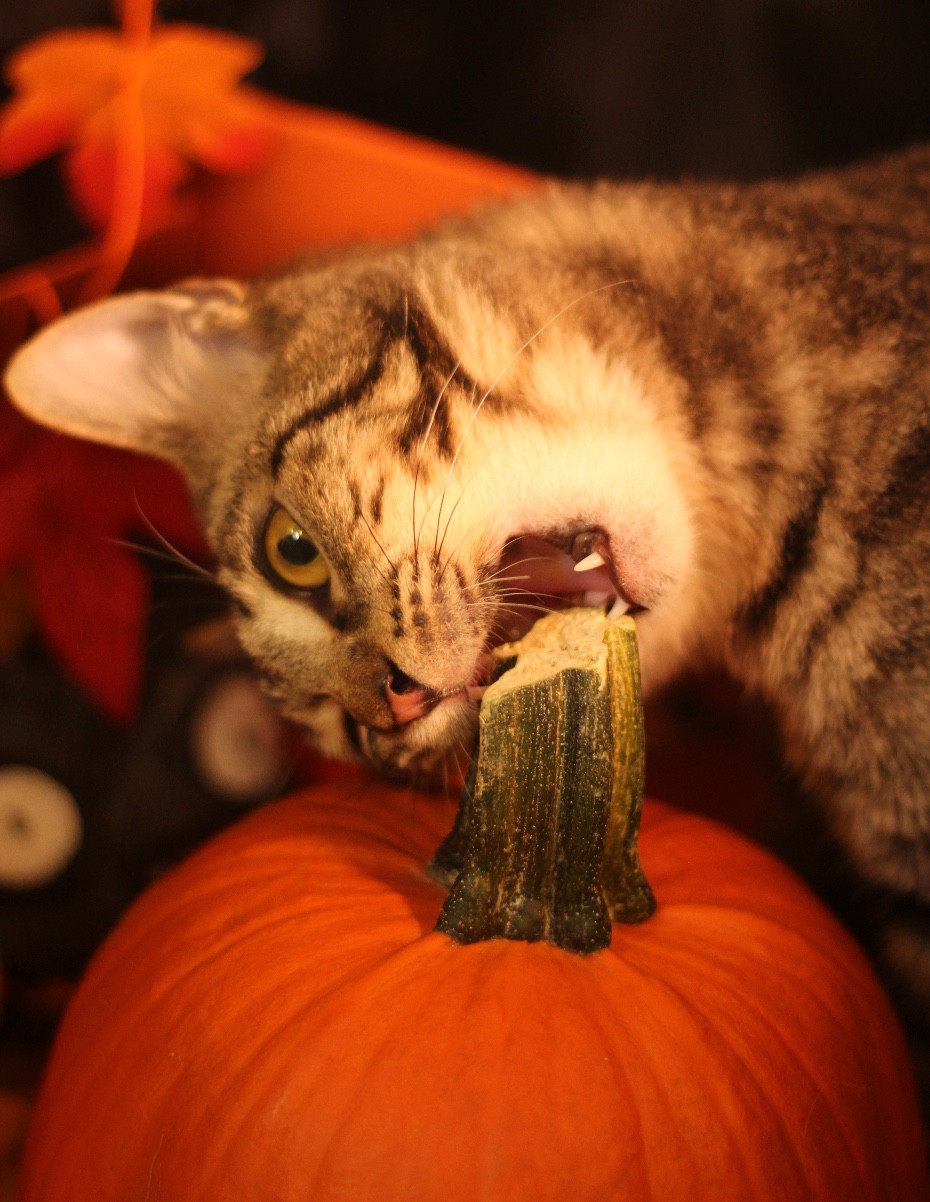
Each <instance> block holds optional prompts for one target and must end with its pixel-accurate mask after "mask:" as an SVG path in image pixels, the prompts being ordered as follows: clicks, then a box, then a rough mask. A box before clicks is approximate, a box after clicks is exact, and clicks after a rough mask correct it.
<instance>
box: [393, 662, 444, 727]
mask: <svg viewBox="0 0 930 1202" xmlns="http://www.w3.org/2000/svg"><path fill="white" fill-rule="evenodd" d="M384 694H385V696H386V697H387V703H388V705H389V706H390V707H391V714H392V715H393V717H394V722H395V724H396V725H397V726H406V725H407V723H408V722H415V721H416V719H417V718H422V717H423V716H424V715H426V714H428V713H429V712H430V710H431V709H433V708H434V706H435V705H436V703H437V702H438V701H439V698H438V696H437V695H436V694H435V693H434V692H433V690H432V689H427V688H425V687H424V686H423V685H421V684H418V683H417V682H416V681H415V680H412V679H411V678H410V677H409V676H408V675H407V674H406V672H402V671H401V670H400V668H397V667H394V668H393V669H392V671H391V674H390V676H389V677H388V678H387V682H386V684H385V686H384Z"/></svg>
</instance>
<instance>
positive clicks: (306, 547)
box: [278, 530, 319, 568]
mask: <svg viewBox="0 0 930 1202" xmlns="http://www.w3.org/2000/svg"><path fill="white" fill-rule="evenodd" d="M278 554H279V555H280V556H281V558H282V559H283V560H284V562H285V563H289V564H293V566H294V567H297V568H302V567H306V565H307V564H308V563H312V561H313V560H314V559H316V557H317V555H318V554H319V552H318V551H317V549H316V547H315V546H314V545H313V543H312V542H311V541H310V540H309V538H306V537H305V536H304V535H303V534H301V533H300V531H298V530H293V531H291V533H290V534H288V535H285V537H284V538H282V539H279V540H278Z"/></svg>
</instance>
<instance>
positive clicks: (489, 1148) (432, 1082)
mask: <svg viewBox="0 0 930 1202" xmlns="http://www.w3.org/2000/svg"><path fill="white" fill-rule="evenodd" d="M451 821H452V809H451V807H450V806H448V805H447V804H446V803H445V802H442V801H439V800H436V799H435V798H430V797H424V796H421V795H416V794H413V793H410V792H403V791H399V790H393V789H390V788H388V787H387V786H385V785H383V784H380V783H375V782H368V781H367V780H366V779H364V778H362V779H359V780H355V781H343V782H340V783H337V784H333V785H328V786H319V787H317V788H315V789H312V790H309V791H307V792H305V793H303V794H300V795H297V796H294V797H292V798H290V799H288V800H286V801H284V802H282V803H278V804H275V805H272V806H270V807H268V808H266V809H264V810H263V811H260V812H257V813H255V814H253V815H252V816H250V817H248V818H247V819H246V820H245V821H243V822H242V823H241V824H240V825H239V826H237V827H236V828H233V829H231V830H229V831H227V832H225V833H224V834H223V835H221V836H219V837H218V838H217V839H215V840H214V841H213V842H212V843H211V844H209V845H207V846H206V847H204V848H203V849H202V850H201V851H200V852H198V853H197V854H196V855H195V856H194V857H193V858H192V859H191V860H190V861H188V862H187V863H186V864H185V865H183V866H181V867H180V868H179V869H177V870H175V871H174V872H173V873H171V874H170V875H169V876H167V877H165V878H164V879H163V880H162V881H160V882H159V883H158V884H157V885H156V886H155V887H154V888H153V889H152V890H151V891H150V892H149V893H148V894H147V895H145V896H144V897H143V898H142V899H141V900H140V901H139V902H138V903H137V904H136V905H135V907H134V908H133V909H132V910H131V911H130V913H129V915H128V916H127V917H126V919H125V920H124V922H123V923H122V925H121V926H120V927H119V928H118V929H117V931H116V932H115V933H114V934H113V935H112V936H111V937H110V939H109V941H108V942H107V943H106V944H105V945H104V947H103V949H102V952H101V953H100V954H99V955H98V958H97V959H96V961H95V963H94V964H93V965H92V967H91V969H90V970H89V972H88V975H87V977H86V979H85V980H84V982H83V985H82V987H81V988H80V990H79V992H78V994H77V996H76V998H75V1000H74V1002H73V1004H72V1006H71V1009H70V1010H69V1012H68V1013H67V1015H66V1017H65V1020H64V1023H63V1026H62V1028H61V1031H60V1035H59V1039H58V1042H57V1045H56V1047H55V1050H54V1053H53V1056H52V1059H51V1063H50V1067H49V1070H48V1074H47V1078H46V1081H45V1083H44V1087H43V1090H42V1093H41V1096H40V1099H39V1102H38V1108H37V1113H36V1116H35V1120H34V1124H33V1128H32V1131H31V1136H30V1139H29V1143H28V1147H27V1151H26V1155H25V1162H24V1166H23V1183H22V1194H21V1199H22V1202H129V1200H130V1199H139V1200H140V1202H141V1200H142V1199H149V1200H153V1199H164V1200H166V1202H226V1200H229V1202H291V1200H293V1202H297V1200H300V1202H336V1200H337V1199H339V1200H340V1202H346V1200H348V1202H392V1200H397V1202H401V1200H403V1202H439V1200H442V1202H481V1200H488V1202H490V1200H494V1202H522V1200H523V1199H532V1200H533V1202H545V1200H548V1199H552V1200H556V1199H558V1200H559V1202H563V1200H564V1199H571V1200H572V1202H585V1200H592V1202H593V1200H597V1202H604V1200H609V1202H623V1200H624V1199H630V1200H633V1199H635V1200H636V1202H650V1200H654V1202H679V1200H681V1202H685V1200H687V1202H723V1200H730V1199H733V1200H734V1202H736V1200H739V1202H752V1200H755V1199H759V1200H761V1199H766V1200H767V1202H769V1200H773V1199H778V1200H782V1202H788V1200H790V1202H800V1200H804V1202H815V1200H823V1202H826V1200H828V1199H829V1200H830V1202H851V1200H852V1199H855V1200H856V1202H871V1200H876V1199H889V1200H892V1199H893V1200H894V1202H909V1200H916V1199H924V1198H926V1197H927V1194H928V1188H927V1178H926V1173H925V1168H924V1152H923V1143H922V1134H921V1126H920V1121H919V1118H918V1110H917V1104H916V1099H915V1092H914V1087H913V1083H912V1078H911V1075H910V1069H909V1066H908V1059H907V1054H906V1051H905V1046H904V1043H903V1040H902V1036H901V1034H900V1032H899V1028H898V1026H897V1023H896V1020H895V1018H894V1016H893V1014H892V1012H891V1010H890V1008H889V1005H888V1003H887V1002H886V1000H885V998H884V996H883V994H882V993H881V991H880V989H879V987H878V985H877V984H876V982H875V980H874V978H873V976H872V974H871V971H870V969H869V967H868V966H867V964H866V962H865V960H864V958H863V956H862V955H861V954H860V952H859V951H858V949H857V948H856V946H855V945H854V944H853V942H852V941H851V939H850V938H849V937H848V936H847V935H846V934H845V933H844V931H842V930H841V929H840V928H839V927H838V926H837V924H836V923H835V921H834V920H833V919H832V918H831V917H830V916H829V915H828V914H827V913H826V912H825V910H824V909H823V908H822V907H821V906H820V905H819V904H818V903H817V902H816V901H815V900H814V899H813V898H812V897H811V896H810V894H809V893H808V892H807V890H806V889H805V888H804V887H803V886H802V885H801V884H800V883H799V882H798V881H797V879H796V878H795V877H794V876H793V875H792V874H791V873H790V872H789V871H788V870H787V869H785V868H784V867H783V866H782V865H780V864H779V863H777V862H776V861H775V860H774V859H772V858H771V857H770V856H769V855H767V854H766V853H764V852H762V851H761V850H759V849H757V848H755V847H753V846H752V845H750V844H748V843H747V842H745V841H744V840H743V839H741V838H739V837H737V836H735V835H734V834H732V833H730V832H728V831H726V830H725V829H723V828H721V827H719V826H717V825H715V824H713V823H710V822H708V821H707V820H705V819H701V818H698V817H695V816H690V815H686V814H683V813H680V812H676V811H674V810H672V809H670V808H668V807H665V806H661V805H660V804H659V803H655V802H647V805H646V811H645V814H644V820H643V827H642V837H641V844H640V846H641V850H642V858H643V863H644V865H645V868H646V871H647V874H648V876H649V878H650V880H651V881H652V884H653V886H654V888H655V892H656V896H657V897H658V899H659V908H658V910H657V912H656V914H655V915H654V916H653V917H652V918H651V919H649V920H648V921H646V922H644V923H642V924H641V925H638V926H615V928H614V932H613V940H612V944H611V946H610V948H609V949H607V950H606V951H602V952H598V953H595V954H593V955H590V956H577V955H572V954H570V953H567V952H563V951H561V950H558V949H556V948H553V947H550V946H548V945H545V944H538V943H537V944H525V943H512V942H508V941H506V940H500V939H496V940H492V941H489V942H484V943H477V944H472V945H469V946H461V945H458V944H455V943H453V942H452V941H450V940H449V939H448V938H447V937H446V936H444V935H441V934H437V933H435V932H434V931H433V925H434V922H435V920H436V916H437V914H438V911H439V909H440V906H441V904H442V901H443V897H444V891H443V890H442V889H441V888H440V887H439V886H438V885H436V884H435V883H434V882H433V881H432V880H431V879H430V878H429V876H428V875H427V873H426V871H425V869H424V866H423V865H424V862H425V861H426V860H427V859H428V857H429V856H430V855H431V854H432V852H433V851H434V849H435V847H436V844H437V843H438V841H439V839H440V837H441V836H442V835H443V834H444V833H445V831H446V830H447V829H448V827H449V825H450V823H451Z"/></svg>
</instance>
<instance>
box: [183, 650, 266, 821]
mask: <svg viewBox="0 0 930 1202" xmlns="http://www.w3.org/2000/svg"><path fill="white" fill-rule="evenodd" d="M191 742H192V751H193V755H194V762H195V763H196V765H197V769H198V771H199V773H200V775H201V777H202V778H203V780H204V782H205V783H206V784H207V786H208V787H209V788H210V789H212V790H213V791H214V792H215V793H219V794H220V796H222V797H225V798H226V799H227V800H229V801H232V802H240V803H248V802H252V801H256V800H258V799H260V798H265V797H269V796H271V795H272V794H273V793H274V792H276V790H277V789H279V788H280V787H281V786H282V785H283V784H284V781H285V780H286V777H287V771H286V767H285V763H284V755H283V748H282V737H281V722H280V719H279V718H278V716H277V714H276V713H275V711H274V709H273V708H272V705H271V703H270V702H269V701H268V699H267V698H266V697H265V696H264V695H263V694H262V693H261V692H260V691H259V689H258V687H257V685H256V684H255V682H254V681H253V680H252V678H251V677H250V676H247V675H245V674H244V673H242V674H231V675H229V676H225V677H223V678H222V679H221V680H220V682H219V683H218V684H217V685H216V686H215V687H214V688H213V689H212V691H211V692H210V693H209V694H208V696H207V698H206V700H205V701H204V703H203V705H202V706H201V709H200V712H199V713H198V714H197V716H196V718H195V720H194V723H193V729H192V731H191Z"/></svg>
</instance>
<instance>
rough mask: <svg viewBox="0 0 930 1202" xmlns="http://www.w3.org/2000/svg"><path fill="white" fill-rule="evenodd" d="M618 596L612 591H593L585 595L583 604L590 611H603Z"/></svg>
mask: <svg viewBox="0 0 930 1202" xmlns="http://www.w3.org/2000/svg"><path fill="white" fill-rule="evenodd" d="M615 595H616V594H615V593H614V592H613V591H612V590H611V589H606V590H605V589H591V590H590V591H589V592H587V593H585V594H584V598H583V604H585V605H587V606H588V608H589V609H602V608H603V607H604V606H605V605H606V604H607V602H608V601H609V600H610V599H611V597H613V596H615Z"/></svg>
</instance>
